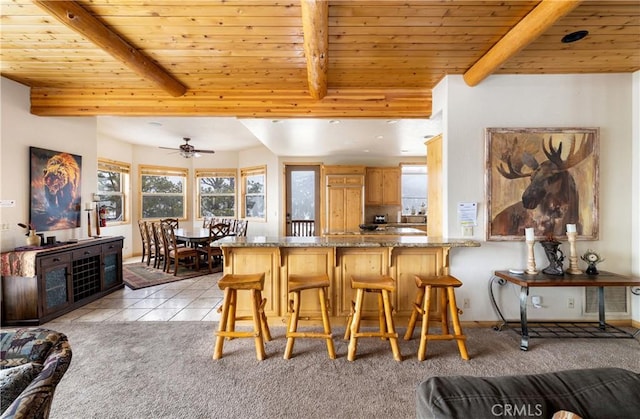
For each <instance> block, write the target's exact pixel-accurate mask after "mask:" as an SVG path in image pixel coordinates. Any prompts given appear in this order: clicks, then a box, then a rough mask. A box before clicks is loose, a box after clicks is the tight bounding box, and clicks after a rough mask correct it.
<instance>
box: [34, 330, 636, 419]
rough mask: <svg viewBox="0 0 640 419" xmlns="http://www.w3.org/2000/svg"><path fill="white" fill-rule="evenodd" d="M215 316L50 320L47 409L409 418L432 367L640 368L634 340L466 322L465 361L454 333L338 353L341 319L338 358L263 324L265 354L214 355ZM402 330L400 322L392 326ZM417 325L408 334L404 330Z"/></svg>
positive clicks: (468, 371)
mask: <svg viewBox="0 0 640 419" xmlns="http://www.w3.org/2000/svg"><path fill="white" fill-rule="evenodd" d="M216 326H217V323H207V322H161V323H160V322H158V323H149V322H131V323H53V322H52V323H49V324H47V325H46V327H50V328H53V329H55V330H59V331H61V332H63V333H65V334H67V336H68V338H69V341H70V343H71V347H72V349H73V360H72V362H71V366H70V368H69V370H68V371H67V373H66V375H65V376H64V378H63V379H62V382H61V383H60V384H59V386H58V389H57V391H56V394H55V397H54V401H53V407H52V411H51V418H52V419H75V418H77V419H81V418H82V419H86V418H118V419H122V418H351V419H352V418H415V388H416V386H417V384H418V383H420V382H421V381H422V380H424V379H426V378H427V377H429V376H433V375H459V374H462V375H475V376H480V375H485V376H496V375H507V374H525V373H540V372H549V371H557V370H563V369H574V368H596V367H607V366H612V367H614V366H615V367H621V368H626V369H630V370H633V371H636V372H640V344H639V342H638V341H637V340H635V339H562V340H561V339H533V340H532V341H531V347H530V350H529V351H528V352H522V351H520V349H519V339H518V338H517V335H516V333H515V332H513V331H512V330H504V331H502V332H496V331H493V330H491V329H490V328H467V329H466V330H465V332H466V334H467V335H468V342H467V344H468V348H469V354H470V356H471V358H472V359H471V360H469V361H464V360H462V359H461V358H460V356H459V354H458V350H457V346H456V344H455V343H454V342H433V343H430V344H429V346H428V348H427V360H425V361H423V362H418V360H417V358H416V351H417V346H418V342H417V340H416V339H414V340H412V341H409V342H406V341H404V340H401V341H400V349H401V351H402V354H403V355H404V357H405V359H404V361H403V362H396V361H394V360H393V357H392V354H391V350H390V348H389V344H388V342H386V341H383V340H381V339H378V338H373V339H361V340H360V341H359V345H358V356H357V359H356V361H355V362H349V361H347V359H346V353H347V342H346V341H344V340H342V333H343V331H344V330H343V329H342V330H341V329H339V328H336V329H335V330H334V336H335V339H334V340H335V344H336V352H337V355H338V359H336V360H330V359H328V357H327V353H326V347H325V346H324V342H323V341H322V340H316V339H313V340H311V339H298V340H297V341H296V345H295V348H294V357H293V358H292V359H290V360H284V359H282V354H283V352H284V347H285V343H286V340H285V338H284V332H285V330H284V328H283V327H281V328H275V327H273V328H272V329H271V331H272V335H273V338H274V340H273V341H271V342H268V343H267V346H266V351H267V356H268V358H267V359H265V360H264V361H261V362H260V361H257V360H256V358H255V350H254V346H253V340H251V339H235V340H232V341H227V342H226V343H225V347H224V355H223V358H222V359H220V360H217V361H214V360H212V358H211V356H212V353H213V343H214V341H213V331H214V328H215V327H216ZM398 331H399V332H403V330H402V329H399V330H398ZM416 335H417V331H416V334H415V335H414V336H416Z"/></svg>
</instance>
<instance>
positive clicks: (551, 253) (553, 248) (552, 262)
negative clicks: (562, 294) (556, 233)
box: [540, 236, 564, 275]
mask: <svg viewBox="0 0 640 419" xmlns="http://www.w3.org/2000/svg"><path fill="white" fill-rule="evenodd" d="M540 245H541V246H542V247H543V248H544V253H545V254H546V255H547V259H549V266H547V267H546V268H544V269H543V270H542V273H545V274H547V275H564V269H563V267H562V261H564V253H562V250H560V248H559V246H560V242H559V241H557V240H556V239H554V238H553V237H552V236H549V237H547V239H546V240H542V241H541V242H540Z"/></svg>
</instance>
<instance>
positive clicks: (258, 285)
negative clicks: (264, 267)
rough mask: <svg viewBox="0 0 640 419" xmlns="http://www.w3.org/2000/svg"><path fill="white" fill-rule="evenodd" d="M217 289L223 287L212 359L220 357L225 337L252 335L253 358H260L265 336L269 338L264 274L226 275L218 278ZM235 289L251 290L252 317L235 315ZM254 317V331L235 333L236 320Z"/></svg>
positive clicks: (236, 292) (262, 352) (246, 336)
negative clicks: (222, 298)
mask: <svg viewBox="0 0 640 419" xmlns="http://www.w3.org/2000/svg"><path fill="white" fill-rule="evenodd" d="M218 286H219V287H220V289H222V290H224V301H223V303H222V316H221V318H220V324H219V326H218V331H217V332H215V335H216V346H215V350H214V352H213V359H220V358H222V345H223V344H224V339H225V338H254V339H255V344H256V357H257V358H258V359H259V360H260V361H262V360H263V359H264V358H265V352H264V340H263V338H264V339H266V340H267V341H269V340H271V333H270V331H269V325H268V324H267V316H266V315H265V314H264V306H265V304H266V303H267V300H266V299H263V298H262V289H263V287H264V273H260V274H245V275H231V274H228V275H225V276H223V277H222V278H221V279H220V281H218ZM238 290H246V291H251V309H252V311H253V315H252V316H236V305H237V296H238ZM248 319H253V332H236V330H235V327H236V320H248Z"/></svg>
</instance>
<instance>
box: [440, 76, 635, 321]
mask: <svg viewBox="0 0 640 419" xmlns="http://www.w3.org/2000/svg"><path fill="white" fill-rule="evenodd" d="M632 77H633V76H632V75H631V74H610V75H567V76H565V75H560V76H491V77H489V78H487V79H486V80H485V81H483V82H482V83H481V84H480V85H478V86H476V87H469V86H467V85H466V84H465V83H464V81H463V79H462V77H461V76H449V77H447V78H446V80H444V81H443V82H442V83H441V84H442V86H441V89H440V90H439V91H438V92H439V94H440V96H439V97H438V98H437V100H438V103H446V106H444V107H443V109H444V114H443V136H444V170H445V176H444V178H445V185H446V186H445V188H446V199H445V207H446V208H445V213H446V215H447V216H448V221H447V223H446V224H445V226H444V231H445V234H447V235H448V236H449V237H459V236H460V228H459V226H458V225H457V216H456V206H457V204H458V203H459V202H467V201H471V202H474V201H475V202H478V203H479V208H480V210H479V217H478V224H479V225H478V226H477V227H476V228H475V231H474V237H475V239H478V240H484V238H485V223H486V220H485V203H486V201H485V156H484V145H485V135H484V134H485V129H486V128H489V127H600V189H599V190H600V211H599V218H600V239H599V240H598V241H593V242H586V241H579V242H578V244H577V247H578V253H581V252H584V251H585V250H586V249H587V248H592V249H594V250H597V251H600V252H601V253H602V254H603V255H604V257H605V258H606V261H605V262H603V263H602V264H601V265H599V267H600V268H601V269H604V270H611V271H615V272H619V273H622V274H630V273H631V271H632V252H633V248H632V234H631V229H630V226H631V223H632V215H631V204H632V199H631V197H632V196H633V195H635V196H636V199H637V195H638V189H637V187H636V189H633V188H632V184H631V182H630V181H629V179H630V178H632V158H631V157H630V156H631V155H632V143H633V141H632V138H634V137H633V132H632V126H633V123H634V120H635V121H636V123H637V120H638V116H637V114H636V115H635V117H634V116H633V115H632V112H631V108H632V90H633V88H632ZM635 138H636V139H637V136H636V137H635ZM636 142H637V141H636ZM636 154H637V153H636ZM636 161H637V157H636ZM636 165H637V164H636ZM565 250H568V249H567V248H566V247H565ZM536 260H537V263H538V265H539V266H540V265H541V266H542V267H544V266H546V257H545V256H544V253H543V252H542V250H541V249H539V246H536ZM524 266H526V248H525V244H524V242H483V243H482V247H481V248H476V249H455V250H453V251H452V256H451V271H452V273H453V274H454V275H457V276H459V277H460V278H461V280H462V281H463V282H464V287H462V288H461V289H460V296H459V297H458V298H470V299H471V308H470V309H467V310H465V314H464V316H463V318H464V319H474V320H490V319H495V318H496V316H495V314H494V312H493V309H492V307H491V305H490V303H489V298H488V292H487V287H488V285H487V284H488V281H489V279H490V278H491V274H492V272H493V271H494V270H497V269H507V268H515V267H524ZM509 288H511V289H509ZM517 291H518V290H516V289H515V287H513V286H510V285H509V286H507V287H505V288H504V289H500V290H499V293H500V301H501V305H502V307H503V308H504V309H505V312H506V314H507V317H508V318H518V316H519V311H518V310H519V306H518V300H517V298H516V297H515V295H516V292H517ZM583 292H584V291H583V289H582V288H563V289H557V288H554V289H549V288H539V289H535V290H534V292H533V293H535V294H537V295H541V296H542V297H543V306H545V308H543V309H539V310H536V311H534V312H531V313H530V317H534V316H535V318H539V319H552V318H564V319H581V318H583V314H582V304H576V308H575V309H573V310H570V309H567V308H566V300H567V297H569V296H573V297H575V300H576V303H577V302H582V298H583ZM634 298H636V297H634ZM635 302H636V304H637V300H635ZM610 317H611V316H610Z"/></svg>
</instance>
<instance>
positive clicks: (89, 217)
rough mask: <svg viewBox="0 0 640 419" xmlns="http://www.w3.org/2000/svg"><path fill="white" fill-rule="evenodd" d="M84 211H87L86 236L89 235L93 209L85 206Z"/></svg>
mask: <svg viewBox="0 0 640 419" xmlns="http://www.w3.org/2000/svg"><path fill="white" fill-rule="evenodd" d="M85 211H87V236H88V237H91V211H93V209H91V208H86V209H85Z"/></svg>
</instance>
